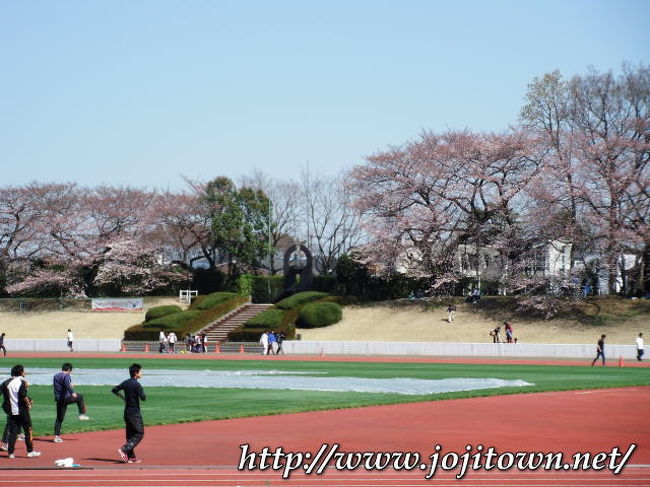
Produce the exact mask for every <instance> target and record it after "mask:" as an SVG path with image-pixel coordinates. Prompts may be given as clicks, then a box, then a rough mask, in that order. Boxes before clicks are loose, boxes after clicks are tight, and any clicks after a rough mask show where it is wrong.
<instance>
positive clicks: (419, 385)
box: [27, 368, 533, 395]
mask: <svg viewBox="0 0 650 487" xmlns="http://www.w3.org/2000/svg"><path fill="white" fill-rule="evenodd" d="M57 372H59V370H57V369H50V368H30V369H28V370H27V380H28V381H29V383H30V384H35V385H51V384H52V376H53V375H54V374H56V373H57ZM143 373H144V376H143V377H142V379H141V380H140V382H141V384H142V386H143V387H147V386H151V387H153V386H162V387H171V386H173V387H215V388H237V389H292V390H302V391H336V392H373V393H393V394H413V395H420V394H440V393H443V392H455V391H472V390H478V389H496V388H502V387H526V386H532V385H533V384H530V383H528V382H525V381H523V380H504V379H494V378H464V377H459V378H450V379H439V380H427V379H410V378H404V377H397V378H388V379H368V378H363V377H322V376H321V374H320V373H318V372H302V373H300V372H285V371H281V370H173V369H143ZM125 379H128V371H127V370H126V369H81V368H80V369H74V370H73V377H72V382H73V383H74V384H75V386H84V385H93V386H104V385H105V386H114V385H116V384H119V383H120V382H122V381H123V380H125Z"/></svg>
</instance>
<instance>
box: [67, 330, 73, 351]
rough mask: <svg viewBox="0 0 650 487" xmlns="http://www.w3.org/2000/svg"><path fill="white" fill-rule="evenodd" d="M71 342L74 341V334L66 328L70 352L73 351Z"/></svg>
mask: <svg viewBox="0 0 650 487" xmlns="http://www.w3.org/2000/svg"><path fill="white" fill-rule="evenodd" d="M72 342H74V335H73V334H72V330H71V329H70V328H68V348H69V349H70V351H71V352H74V350H73V349H72Z"/></svg>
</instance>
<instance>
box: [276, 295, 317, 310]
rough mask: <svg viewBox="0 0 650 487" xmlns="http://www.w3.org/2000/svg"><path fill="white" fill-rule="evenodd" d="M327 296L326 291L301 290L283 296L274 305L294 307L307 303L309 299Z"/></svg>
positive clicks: (282, 307) (313, 299)
mask: <svg viewBox="0 0 650 487" xmlns="http://www.w3.org/2000/svg"><path fill="white" fill-rule="evenodd" d="M326 296H328V294H327V293H321V292H318V291H303V292H301V293H296V294H293V295H291V296H289V297H288V298H284V299H283V300H282V301H279V302H277V303H276V304H275V306H276V307H278V308H280V309H294V308H297V307H298V306H301V305H303V304H307V303H309V302H311V301H316V300H317V299H322V298H324V297H326Z"/></svg>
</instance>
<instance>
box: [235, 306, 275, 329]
mask: <svg viewBox="0 0 650 487" xmlns="http://www.w3.org/2000/svg"><path fill="white" fill-rule="evenodd" d="M283 314H284V311H282V310H281V309H277V308H271V309H267V310H265V311H262V312H261V313H260V314H258V315H255V316H253V317H252V318H251V319H250V320H248V321H247V322H246V323H244V328H264V327H266V328H276V327H278V326H280V324H281V323H282V315H283Z"/></svg>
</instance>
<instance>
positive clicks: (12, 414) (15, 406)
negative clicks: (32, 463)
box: [0, 365, 41, 458]
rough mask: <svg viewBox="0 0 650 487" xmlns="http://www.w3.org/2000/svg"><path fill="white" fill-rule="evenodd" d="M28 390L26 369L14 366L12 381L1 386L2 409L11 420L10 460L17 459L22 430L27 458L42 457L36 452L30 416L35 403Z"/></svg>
mask: <svg viewBox="0 0 650 487" xmlns="http://www.w3.org/2000/svg"><path fill="white" fill-rule="evenodd" d="M28 388H29V383H28V382H27V381H26V380H25V368H24V367H23V366H22V365H14V366H13V367H12V368H11V379H7V380H6V381H4V382H3V383H2V385H1V386H0V389H1V390H2V398H3V401H2V409H3V411H4V412H5V413H7V419H8V420H9V438H8V442H7V443H8V444H7V453H8V454H9V458H15V454H14V448H15V446H16V438H17V437H18V432H19V431H20V429H21V428H22V429H23V430H24V431H25V447H26V448H27V458H35V457H38V456H40V455H41V452H38V451H36V450H34V443H33V439H32V418H31V416H30V414H29V410H30V409H31V408H32V404H33V401H32V400H31V398H30V397H29V396H28V395H27V389H28Z"/></svg>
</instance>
